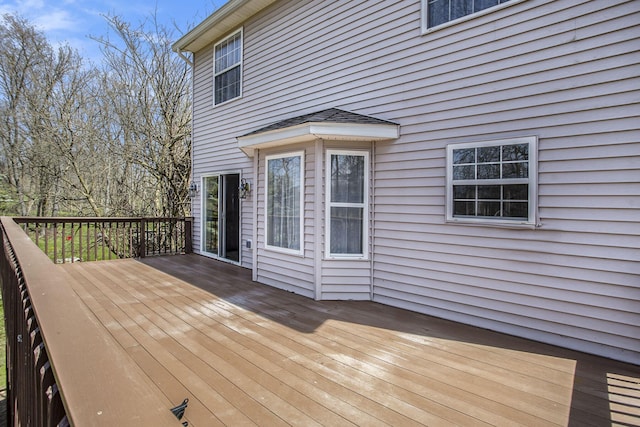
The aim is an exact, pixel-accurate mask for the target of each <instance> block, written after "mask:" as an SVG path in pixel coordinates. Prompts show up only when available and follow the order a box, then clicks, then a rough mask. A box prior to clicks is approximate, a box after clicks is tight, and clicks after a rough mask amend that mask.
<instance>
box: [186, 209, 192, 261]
mask: <svg viewBox="0 0 640 427" xmlns="http://www.w3.org/2000/svg"><path fill="white" fill-rule="evenodd" d="M192 233H193V217H185V218H184V253H185V254H190V253H192V252H193V237H192V236H193V234H192Z"/></svg>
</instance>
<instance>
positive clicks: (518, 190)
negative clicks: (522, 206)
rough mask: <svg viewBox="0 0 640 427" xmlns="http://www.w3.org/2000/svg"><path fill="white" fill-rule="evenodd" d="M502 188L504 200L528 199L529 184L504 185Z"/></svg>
mask: <svg viewBox="0 0 640 427" xmlns="http://www.w3.org/2000/svg"><path fill="white" fill-rule="evenodd" d="M503 188H504V190H503V191H504V199H505V200H528V199H529V186H528V185H526V184H518V185H505V186H504V187H503Z"/></svg>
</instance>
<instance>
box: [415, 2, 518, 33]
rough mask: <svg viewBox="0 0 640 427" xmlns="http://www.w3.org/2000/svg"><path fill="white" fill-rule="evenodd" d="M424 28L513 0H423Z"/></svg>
mask: <svg viewBox="0 0 640 427" xmlns="http://www.w3.org/2000/svg"><path fill="white" fill-rule="evenodd" d="M422 1H423V14H425V12H424V9H425V8H426V16H424V18H425V19H424V25H423V27H424V29H425V30H428V29H430V28H433V27H437V26H438V25H442V24H444V23H447V22H450V21H455V20H457V19H460V18H463V17H465V16H467V15H472V14H475V13H478V12H481V11H483V10H486V9H490V8H492V7H494V6H498V5H500V4H505V3H508V2H509V1H511V0H422Z"/></svg>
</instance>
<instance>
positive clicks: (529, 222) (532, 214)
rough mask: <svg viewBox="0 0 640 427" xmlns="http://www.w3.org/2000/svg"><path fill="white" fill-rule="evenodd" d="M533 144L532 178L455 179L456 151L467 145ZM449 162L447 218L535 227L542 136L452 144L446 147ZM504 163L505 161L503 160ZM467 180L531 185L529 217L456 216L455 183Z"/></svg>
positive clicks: (531, 156) (530, 155)
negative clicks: (454, 154)
mask: <svg viewBox="0 0 640 427" xmlns="http://www.w3.org/2000/svg"><path fill="white" fill-rule="evenodd" d="M516 144H529V158H528V168H529V172H528V177H527V178H510V179H490V180H480V179H474V180H457V181H456V180H454V179H453V150H458V149H465V148H479V147H492V146H502V145H516ZM446 155H447V157H446V162H447V171H446V172H447V189H446V221H447V222H451V223H460V224H482V225H495V226H516V227H520V226H522V227H535V226H536V224H537V212H538V138H537V137H535V136H526V137H517V138H509V139H498V140H492V141H479V142H471V143H462V144H449V145H447V148H446ZM500 164H502V163H500ZM462 183H465V184H467V185H483V184H484V185H508V184H525V183H526V184H527V185H528V186H529V187H528V190H529V191H528V203H529V205H528V208H529V209H528V218H527V219H526V220H522V219H508V218H503V217H498V218H495V219H494V218H491V217H466V216H465V217H461V216H454V215H453V186H454V185H455V184H462Z"/></svg>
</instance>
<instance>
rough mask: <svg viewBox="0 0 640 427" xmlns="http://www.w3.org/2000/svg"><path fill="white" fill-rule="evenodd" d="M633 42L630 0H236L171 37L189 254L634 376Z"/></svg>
mask: <svg viewBox="0 0 640 427" xmlns="http://www.w3.org/2000/svg"><path fill="white" fill-rule="evenodd" d="M456 5H457V6H456ZM639 49H640V3H639V2H637V1H624V0H508V1H504V0H503V1H478V0H476V1H475V2H474V1H471V0H467V1H462V2H453V1H449V0H436V1H432V0H422V1H421V0H381V1H370V0H369V1H364V0H350V1H347V0H345V1H342V0H339V1H331V2H328V1H313V0H277V1H276V0H230V1H229V2H227V3H226V4H225V5H223V6H222V7H221V8H220V9H218V10H217V11H216V12H215V13H213V14H212V15H211V16H210V17H208V18H207V19H206V20H205V21H203V22H202V23H201V24H200V25H198V26H197V27H196V28H194V29H193V30H192V31H191V32H189V33H187V34H185V35H184V36H183V37H182V38H181V39H180V40H178V41H177V42H176V43H175V44H174V50H175V51H177V52H178V53H179V54H181V55H182V56H183V57H185V58H186V59H187V60H189V61H191V62H192V63H193V75H194V112H193V120H194V121H193V180H194V183H195V184H196V187H197V190H198V191H197V195H195V197H194V198H193V199H192V201H193V213H194V216H195V218H196V220H195V221H194V226H195V229H194V249H195V251H196V252H197V253H200V254H202V255H206V256H210V257H213V258H217V259H221V260H225V261H228V262H232V263H235V264H238V265H241V266H244V267H246V268H249V269H251V270H252V271H253V278H254V280H256V281H257V282H260V283H263V284H265V285H270V286H274V287H277V288H281V289H284V290H288V291H291V292H295V293H298V294H301V295H305V296H307V297H309V298H315V299H318V300H331V299H351V300H373V301H377V302H380V303H382V304H388V305H392V306H396V307H401V308H404V309H408V310H414V311H417V312H422V313H426V314H429V315H433V316H438V317H442V318H446V319H450V320H454V321H458V322H462V323H468V324H473V325H476V326H480V327H484V328H488V329H493V330H497V331H501V332H506V333H509V334H514V335H518V336H521V337H524V338H528V339H533V340H538V341H543V342H548V343H551V344H556V345H560V346H564V347H568V348H573V349H577V350H582V351H586V352H590V353H594V354H598V355H603V356H607V357H611V358H614V359H619V360H623V361H627V362H631V363H636V364H640V263H639V260H640V249H639V248H640V210H639V208H640V129H639V128H640V104H639V101H640V51H639ZM186 52H190V53H186Z"/></svg>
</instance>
